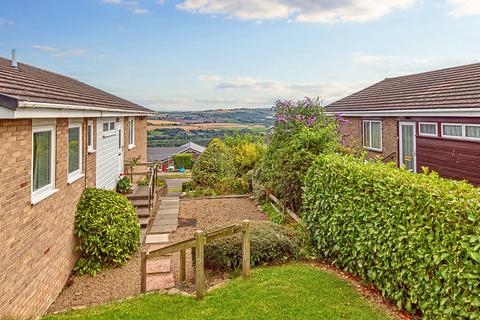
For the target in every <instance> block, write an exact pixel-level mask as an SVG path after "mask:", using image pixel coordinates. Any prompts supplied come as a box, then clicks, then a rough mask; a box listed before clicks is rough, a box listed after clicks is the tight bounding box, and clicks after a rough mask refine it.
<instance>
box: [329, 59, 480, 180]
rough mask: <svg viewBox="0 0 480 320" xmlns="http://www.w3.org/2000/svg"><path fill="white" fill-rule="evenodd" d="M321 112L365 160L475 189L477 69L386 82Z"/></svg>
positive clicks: (479, 170)
mask: <svg viewBox="0 0 480 320" xmlns="http://www.w3.org/2000/svg"><path fill="white" fill-rule="evenodd" d="M327 110H328V111H329V112H335V113H343V115H344V117H345V118H346V119H347V120H349V121H350V123H348V124H346V125H345V126H344V128H343V131H344V133H345V134H346V136H347V138H346V142H345V143H346V144H348V145H351V146H354V147H356V148H358V149H363V150H366V151H367V152H368V156H369V157H375V156H378V157H381V158H383V159H385V160H390V161H394V162H396V163H397V164H398V165H402V166H406V168H408V169H410V170H413V171H416V172H421V170H422V167H428V168H429V169H431V170H434V171H436V172H438V173H439V174H440V175H441V176H443V177H447V178H452V179H461V180H463V179H465V180H468V181H470V182H472V183H474V184H480V63H476V64H470V65H465V66H460V67H454V68H447V69H442V70H436V71H430V72H424V73H419V74H413V75H407V76H402V77H396V78H387V79H385V80H383V81H381V82H379V83H376V84H374V85H372V86H370V87H368V88H366V89H363V90H361V91H359V92H357V93H354V94H352V95H350V96H348V97H345V98H343V99H340V100H339V101H337V102H334V103H332V104H330V105H329V106H327Z"/></svg>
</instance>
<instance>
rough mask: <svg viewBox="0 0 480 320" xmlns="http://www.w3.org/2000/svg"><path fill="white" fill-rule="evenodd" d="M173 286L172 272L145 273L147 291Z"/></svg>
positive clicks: (166, 288)
mask: <svg viewBox="0 0 480 320" xmlns="http://www.w3.org/2000/svg"><path fill="white" fill-rule="evenodd" d="M174 286H175V279H174V277H173V274H172V273H159V274H149V275H147V291H157V290H168V289H170V288H173V287H174Z"/></svg>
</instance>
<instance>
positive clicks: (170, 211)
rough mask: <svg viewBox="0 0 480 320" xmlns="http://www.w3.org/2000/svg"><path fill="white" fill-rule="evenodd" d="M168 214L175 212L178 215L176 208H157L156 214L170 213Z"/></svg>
mask: <svg viewBox="0 0 480 320" xmlns="http://www.w3.org/2000/svg"><path fill="white" fill-rule="evenodd" d="M170 214H175V215H177V216H178V210H175V209H165V210H158V213H157V215H159V216H165V215H170Z"/></svg>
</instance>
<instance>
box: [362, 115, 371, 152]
mask: <svg viewBox="0 0 480 320" xmlns="http://www.w3.org/2000/svg"><path fill="white" fill-rule="evenodd" d="M363 143H364V145H365V147H368V148H370V147H371V145H370V122H368V121H365V122H364V123H363Z"/></svg>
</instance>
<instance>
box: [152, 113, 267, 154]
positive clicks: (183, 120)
mask: <svg viewBox="0 0 480 320" xmlns="http://www.w3.org/2000/svg"><path fill="white" fill-rule="evenodd" d="M273 123H274V118H273V111H272V110H271V109H267V108H257V109H246V108H242V109H219V110H207V111H178V112H160V113H159V114H158V115H156V116H152V117H149V118H148V146H149V147H153V146H159V147H160V146H161V147H167V146H168V147H169V146H180V145H182V144H184V143H186V142H189V141H192V142H195V143H198V144H200V145H203V146H206V145H207V144H208V143H209V142H210V141H211V140H212V139H213V138H217V137H218V138H223V137H224V136H225V135H227V134H228V135H231V134H233V133H234V132H239V133H241V134H245V133H250V134H255V135H263V134H265V132H266V131H267V129H268V128H269V127H270V126H272V125H273Z"/></svg>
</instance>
